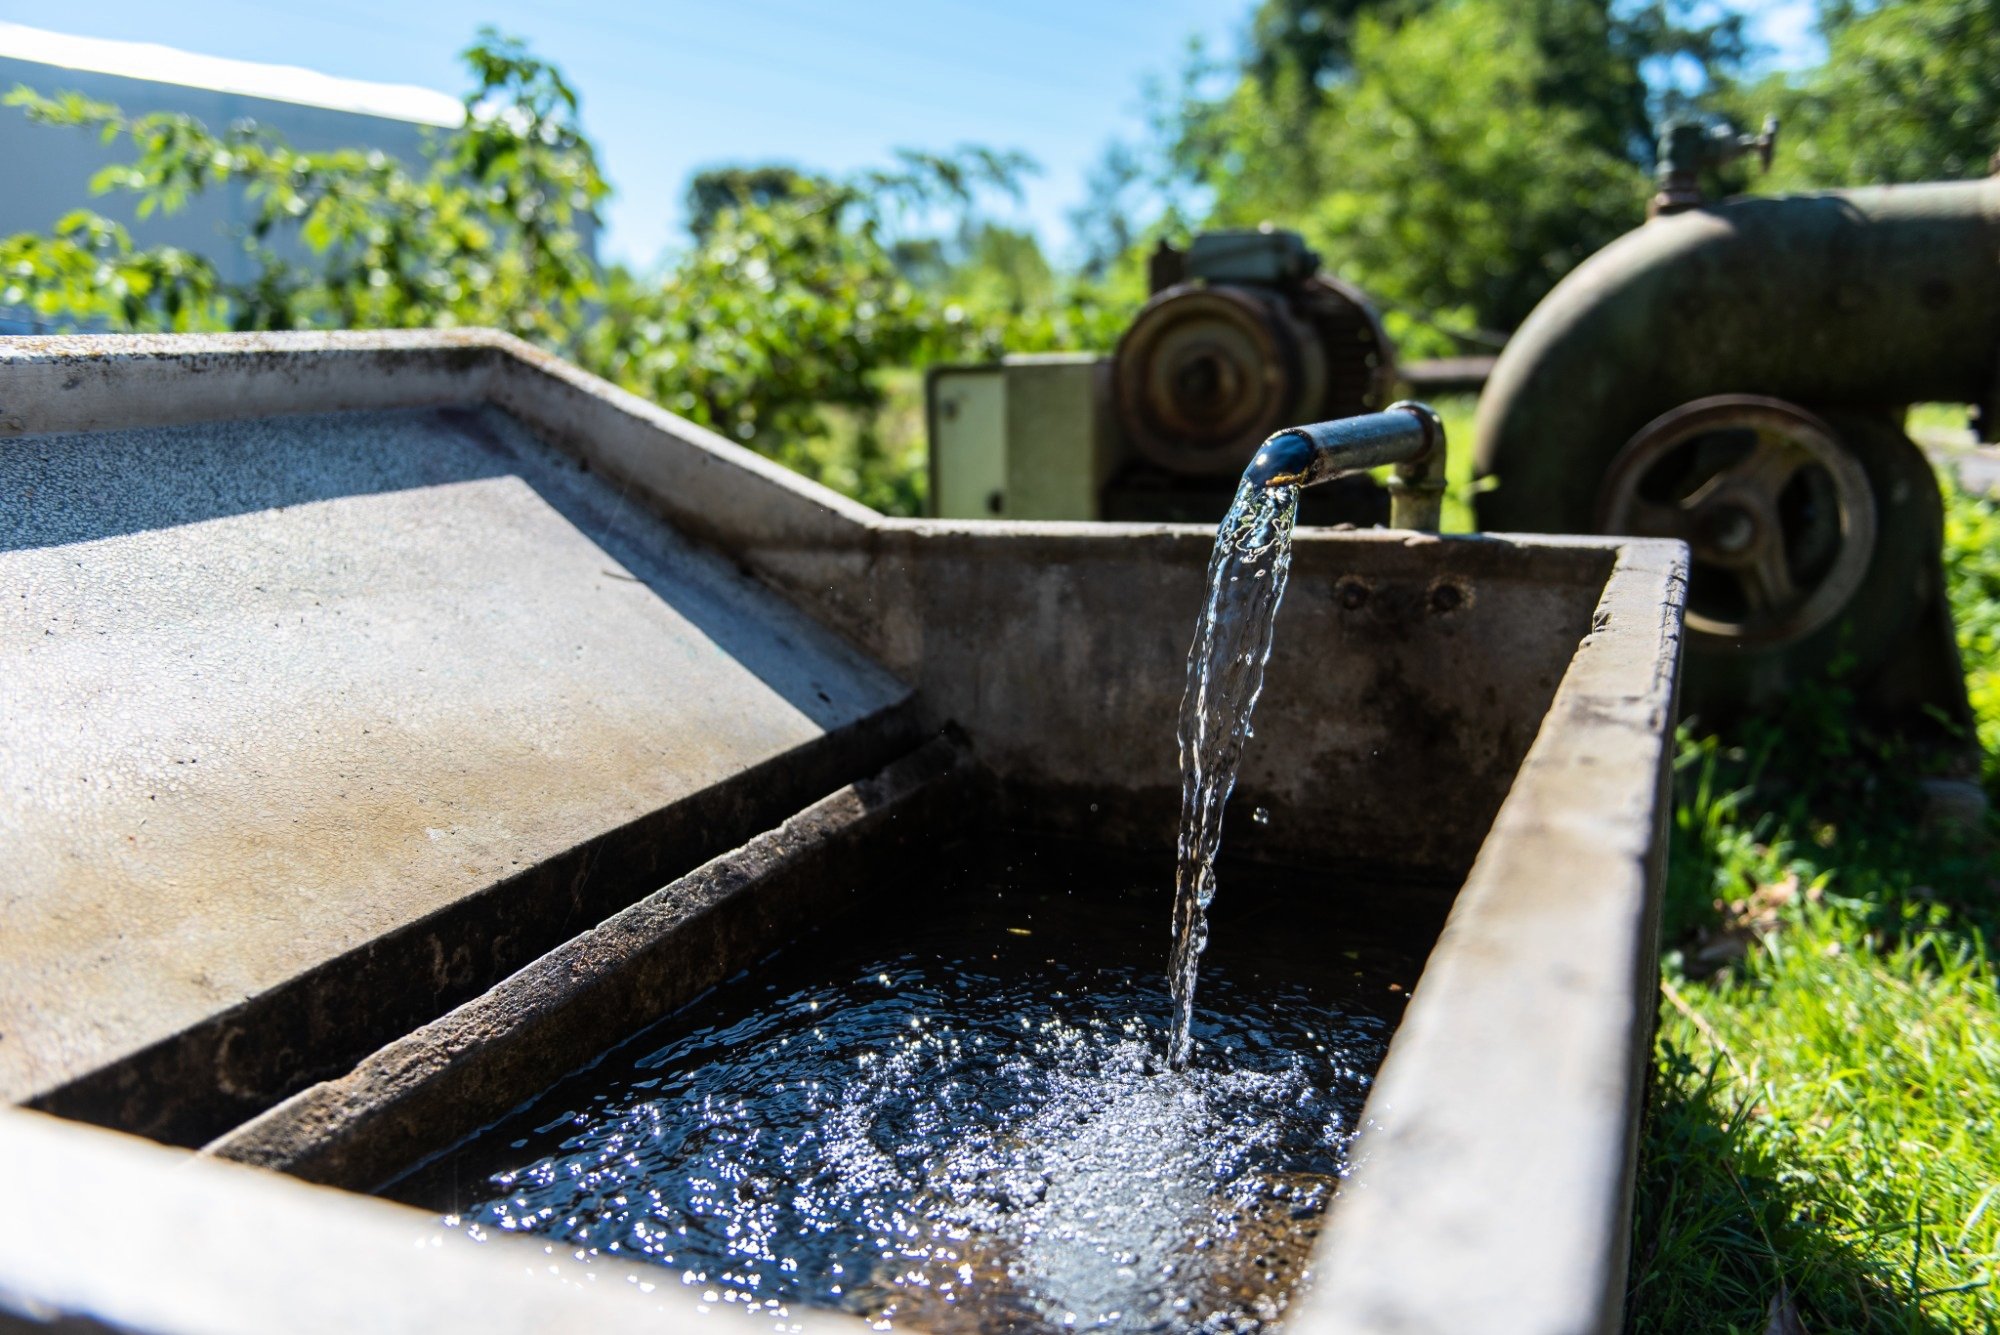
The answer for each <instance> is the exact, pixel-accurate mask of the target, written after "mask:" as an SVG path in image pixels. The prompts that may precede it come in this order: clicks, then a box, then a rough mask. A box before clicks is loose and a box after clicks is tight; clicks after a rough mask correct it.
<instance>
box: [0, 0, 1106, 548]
mask: <svg viewBox="0 0 2000 1335" xmlns="http://www.w3.org/2000/svg"><path fill="white" fill-rule="evenodd" d="M464 58H465V61H466V63H467V66H468V68H469V70H470V72H471V75H472V81H471V82H472V87H471V91H470V92H469V93H468V94H467V95H466V98H465V107H466V119H465V123H464V125H463V126H462V127H461V128H459V129H457V130H453V131H450V132H447V133H441V134H439V135H437V136H435V137H434V138H433V140H432V141H431V143H430V144H429V147H428V151H427V155H426V158H425V160H424V161H422V162H419V163H404V162H399V161H397V160H395V159H393V158H390V157H387V156H385V155H383V154H381V153H375V152H354V151H346V152H331V153H306V152H300V151H297V150H295V149H293V148H291V147H290V146H289V145H287V144H286V143H285V142H284V141H283V140H281V139H280V138H278V137H277V136H276V135H274V134H272V133H271V132H269V131H268V130H265V129H262V128H260V127H258V126H256V125H254V124H247V123H246V124H238V125H233V126H230V127H228V128H226V129H224V130H222V131H221V132H219V133H218V132H215V131H213V130H211V129H210V128H208V127H207V126H204V125H203V124H202V123H201V122H200V121H198V120H196V119H194V118H193V117H190V116H185V115H178V114H158V115H149V116H141V117H135V118H128V117H126V116H125V115H124V114H123V113H121V112H120V111H119V110H118V109H117V108H115V107H110V106H106V105H103V104H100V103H94V102H90V101H88V100H86V99H84V98H81V97H78V96H75V95H73V94H61V95H57V96H52V97H47V96H42V95H40V94H38V93H35V92H33V91H31V90H28V89H16V90H15V91H14V93H13V94H12V95H11V96H10V97H9V98H8V102H9V103H10V104H12V105H14V106H18V107H20V108H21V109H22V110H23V111H24V112H25V113H26V114H27V115H28V116H30V117H31V118H33V119H34V120H37V121H39V122H42V123H45V124H49V125H54V126H70V127H80V128H85V129H90V130H94V131H96V132H97V133H98V134H100V135H101V136H102V138H103V139H104V140H105V141H107V142H121V143H124V144H126V145H127V146H128V147H129V148H130V150H131V156H130V158H129V160H127V161H124V162H120V163H118V164H117V165H115V166H113V167H111V168H108V169H106V170H105V171H104V172H102V173H101V174H100V175H99V177H98V179H97V181H96V182H95V183H94V185H95V188H96V189H97V190H99V191H118V192H125V193H129V194H132V195H136V196H137V203H136V210H135V211H136V213H137V214H138V215H139V216H141V217H145V216H147V215H149V214H151V213H153V212H156V211H158V212H167V213H171V212H173V211H175V210H177V209H180V208H182V207H184V206H185V205H186V204H187V202H188V201H189V200H190V199H192V198H193V197H195V196H197V195H199V194H202V193H204V192H208V191H214V190H222V189H228V190H233V191H240V192H242V194H243V196H244V197H245V198H246V199H247V200H248V201H249V202H250V204H251V220H250V222H249V224H248V225H247V226H246V227H244V228H243V229H242V232H241V235H240V236H239V237H237V238H236V244H238V245H240V246H241V247H242V248H243V250H244V251H245V252H246V253H247V255H248V256H249V258H250V261H251V263H250V265H249V266H248V268H249V271H250V273H251V274H252V277H251V278H250V279H249V280H248V281H244V282H229V281H225V280H224V279H223V278H222V277H221V276H220V272H219V270H218V266H217V265H215V264H214V263H212V262H211V261H210V260H209V259H208V258H204V257H200V256H195V255H191V254H187V253H185V252H182V251H177V250H172V249H168V248H153V249H142V248H139V247H136V246H134V245H133V243H132V240H131V237H130V236H129V234H128V233H127V232H126V230H125V229H124V228H122V227H120V226H118V225H117V224H115V223H113V222H110V221H109V220H107V219H104V218H102V217H99V216H97V215H96V214H92V213H89V212H79V213H75V214H72V215H70V216H68V217H66V218H64V219H61V220H60V221H59V222H58V223H57V224H56V225H55V227H54V228H53V229H52V230H51V232H50V233H49V234H48V235H37V234H24V235H21V236H14V237H7V238H0V303H4V304H6V305H10V306H17V307H25V308H27V309H30V310H32V311H33V312H35V314H36V315H37V316H38V317H40V318H41V319H43V320H44V321H46V322H48V323H51V324H55V325H58V326H62V325H69V326H84V327H98V328H112V329H129V330H166V329H172V330H189V329H216V328H229V329H246V330H247V329H296V328H310V327H327V326H344V327H361V328H384V327H391V328H393V327H414V326H424V325H457V326H470V325H480V326H488V327H494V328H500V329H505V330H508V331H510V332H512V333H515V334H518V335H520V336H522V337H524V338H527V339H529V340H531V341H533V342H535V343H538V344H540V345H541V346H543V347H546V348H549V349H551V350H554V351H557V352H560V353H563V354H565V355H567V356H570V357H573V358H576V359H577V360H579V361H580V362H582V363H583V364H584V365H585V366H586V367H588V368H589V369H591V370H593V371H596V372H598V373H600V374H602V375H605V376H606V377H608V378H610V379H611V380H613V381H615V382H616V383H618V384H620V385H622V386H624V387H626V388H628V389H632V390H635V391H637V392H639V393H642V394H645V395H647V396H649V397H651V398H653V399H654V400H656V401H657V402H660V403H662V404H664V405H666V406H667V407H669V408H671V409H673V410H675V411H677V412H680V413H682V414H684V415H685V416H688V417H690V418H692V419H694V420H695V421H697V422H700V423H702V424H704V425H706V426H710V427H713V428H715V429H716V430H718V431H721V432H723V433H724V434H726V435H727V436H729V437H730V438H731V439H733V440H736V441H739V442H741V443H743V444H746V445H750V446H752V447H753V448H756V449H759V450H761V451H763V452H765V453H766V454H769V455H771V456H772V457H774V458H776V459H778V460H780V461H782V462H784V463H786V464H789V465H791V466H792V467H794V468H797V469H799V470H800V471H801V472H804V473H806V474H807V475H808V476H811V477H814V478H817V479H820V480H822V481H826V482H828V483H830V484H832V485H834V486H837V487H839V488H840V489H842V490H844V491H846V492H848V493H849V494H850V495H854V496H856V497H858V498H860V499H861V500H863V501H865V502H866V503H868V504H870V505H874V506H877V507H879V508H882V509H885V510H888V511H890V512H892V513H905V514H907V513H915V512H916V511H917V510H918V509H919V508H920V507H921V505H922V503H923V488H924V479H923V474H922V468H921V450H920V449H919V450H916V451H914V452H913V451H912V449H911V448H910V445H909V441H908V432H907V431H906V430H904V429H903V428H902V426H901V422H902V420H903V418H904V417H906V416H908V415H909V414H908V410H907V407H906V406H905V405H904V404H903V403H902V402H901V400H900V399H898V401H897V403H896V404H895V405H894V407H895V410H896V414H897V421H896V422H893V423H890V424H889V427H888V428H887V429H885V427H884V424H883V422H882V420H881V415H882V413H883V410H884V408H885V405H889V403H890V397H891V396H889V395H888V394H887V393H886V392H885V389H884V386H885V385H886V384H891V383H895V384H904V383H906V382H902V381H897V380H896V379H895V376H894V375H893V373H894V372H895V371H896V370H897V369H898V368H906V367H911V366H918V365H922V364H924V363H926V362H929V361H935V360H940V359H975V358H978V359H984V358H990V357H994V356H997V355H999V353H1000V352H1001V351H1002V350H1003V349H1004V348H1008V347H1020V348H1027V349H1036V348H1048V347H1087V346H1092V345H1093V344H1095V345H1102V344H1104V343H1108V341H1109V339H1110V338H1111V337H1112V336H1113V333H1114V331H1115V329H1116V328H1117V327H1118V326H1119V325H1121V324H1122V322H1123V319H1124V317H1125V316H1126V315H1127V314H1128V308H1126V307H1124V306H1120V305H1117V304H1115V303H1113V304H1107V303H1105V302H1104V301H1102V300H1100V299H1099V298H1098V297H1097V296H1096V295H1095V294H1093V293H1092V292H1090V291H1088V290H1083V289H1077V290H1061V285H1059V284H1058V283H1057V281H1056V279H1055V276H1054V275H1053V273H1052V272H1051V271H1050V269H1049V266H1048V264H1047V262H1046V260H1045V259H1044V258H1043V257H1042V255H1041V252H1040V250H1039V248H1038V247H1037V246H1036V245H1035V244H1034V241H1033V238H1032V237H1029V236H1027V235H1026V234H1023V233H1018V232H1009V231H1007V230H1006V229H1003V228H996V227H993V226H990V225H985V224H979V223H977V222H976V221H975V218H974V211H975V208H976V206H977V204H978V203H979V202H980V200H982V199H983V198H984V197H985V196H987V195H989V194H992V193H995V192H998V193H1002V194H1018V191H1019V181H1020V178H1021V176H1022V175H1023V174H1024V173H1025V172H1027V171H1029V170H1031V169H1032V164H1031V163H1029V162H1028V161H1027V160H1026V159H1025V158H1023V157H1021V156H1020V155H1018V154H1008V153H997V152H993V151H991V150H988V149H983V148H978V147H970V146H968V147H963V148H960V149H957V150H955V151H953V152H950V153H943V154H938V153H920V152H914V151H903V152H900V153H898V154H897V155H896V157H895V160H894V161H893V162H891V163H890V164H889V165H887V166H885V167H883V168H880V169H875V170H869V171H865V172H860V173H857V174H855V175H853V176H850V177H845V178H837V177H830V176H819V175H812V174H809V173H805V172H799V171H794V170H792V169H789V168H776V167H758V168H722V169H717V170H714V171H710V172H705V173H703V174H702V175H701V176H699V177H697V178H696V180H695V182H694V183H693V186H692V187H691V189H690V214H691V218H690V221H691V227H692V231H693V233H694V244H693V245H692V247H691V248H690V249H689V250H688V251H687V252H685V253H684V254H683V255H681V256H680V257H679V259H678V261H677V262H676V263H675V264H674V265H673V266H671V268H670V269H669V270H668V271H667V272H666V273H665V274H663V275H662V276H661V277H659V278H657V279H642V278H640V277H637V276H635V275H633V274H630V273H627V272H624V271H622V270H616V269H614V270H612V271H610V272H609V273H600V272H599V271H598V269H597V268H596V266H595V265H594V263H593V262H592V259H591V254H590V245H589V236H590V235H591V233H592V232H593V230H594V229H595V227H596V226H597V221H598V209H599V207H600V206H601V204H602V202H603V200H604V198H605V196H606V194H607V187H606V185H605V182H604V179H603V177H602V175H601V174H600V172H599V170H598V167H597V158H596V153H595V150H594V149H593V148H592V146H591V144H590V141H589V140H588V138H586V137H585V135H584V133H583V130H582V127H581V123H580V106H579V99H578V97H577V94H576V91H575V90H574V89H573V88H571V87H570V86H569V84H568V83H567V82H566V81H565V80H564V79H563V77H562V75H561V73H560V72H559V71H558V70H556V69H555V68H554V67H553V66H551V65H549V64H547V63H546V62H544V61H541V60H539V59H537V58H536V57H534V56H533V55H532V54H531V53H530V52H529V51H528V50H527V49H526V48H525V47H524V46H522V45H521V44H520V43H519V42H516V41H513V40H511V39H508V38H504V37H501V36H499V35H498V34H496V33H494V32H492V31H491V30H486V31H483V32H482V33H481V35H480V39H479V41H478V42H477V43H475V44H474V45H473V46H472V47H471V48H470V49H468V50H467V51H466V52H465V53H464ZM940 214H947V215H949V214H955V215H957V217H958V219H959V226H958V231H959V235H960V237H961V238H962V242H963V244H962V245H961V246H960V250H961V251H962V252H963V253H962V254H960V255H956V256H952V255H947V254H946V253H945V251H944V250H943V249H942V248H941V247H938V246H937V245H935V244H931V245H930V247H929V251H928V252H927V251H926V243H925V241H924V238H922V237H913V236H911V235H907V234H904V233H903V232H902V231H901V230H900V229H902V228H904V227H905V226H906V225H907V224H908V223H910V222H911V221H912V220H916V221H918V222H923V221H926V220H932V219H935V218H936V217H937V216H938V215H940ZM924 253H934V257H935V258H936V260H937V261H938V262H937V263H936V264H935V265H934V266H932V269H931V270H930V271H928V272H922V271H920V270H921V266H919V265H915V264H913V262H912V260H913V257H914V256H918V255H921V254H924ZM903 397H907V396H906V395H905V396H903Z"/></svg>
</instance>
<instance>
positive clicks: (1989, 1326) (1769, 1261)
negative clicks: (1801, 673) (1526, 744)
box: [1631, 485, 2000, 1332]
mask: <svg viewBox="0 0 2000 1335" xmlns="http://www.w3.org/2000/svg"><path fill="white" fill-rule="evenodd" d="M1947 505H1948V508H1949V512H1950V519H1949V526H1948V529H1949V531H1948V536H1947V543H1948V547H1949V550H1948V552H1947V555H1946V565H1947V571H1948V574H1949V577H1950V580H1951V584H1952V591H1953V601H1954V610H1955V613H1956V616H1957V619H1958V624H1959V640H1960V647H1961V650H1962V652H1963V654H1964V656H1965V660H1966V667H1967V669H1968V678H1969V681H1970V683H1971V686H1972V691H1973V695H1974V699H1975V704H1976V707H1977V709H1978V711H1979V715H1980V720H1981V728H1980V730H1981V737H1982V741H1983V742H1984V748H1985V751H1986V765H1987V770H1986V776H1985V777H1986V784H1987V788H1988V790H1989V793H1991V794H1993V795H1995V796H2000V782H1996V779H1997V778H2000V775H1996V770H1995V766H1994V756H1995V753H1996V750H2000V503H1996V502H1995V501H1991V500H1979V499H1975V498H1973V497H1970V496H1967V495H1965V494H1964V493H1963V492H1960V491H1958V490H1957V489H1956V488H1954V487H1951V486H1949V485H1947ZM1913 768H1914V766H1913V764H1912V763H1911V761H1910V758H1909V757H1907V756H1903V755H1900V754H1898V753H1897V752H1896V751H1895V749H1894V748H1893V747H1891V746H1888V745H1886V744H1879V743H1871V742H1869V741H1867V740H1865V739H1861V738H1857V737H1855V736H1854V735H1852V733H1851V731H1850V730H1849V728H1848V727H1847V725H1846V719H1845V712H1844V708H1843V702H1842V700H1841V698H1840V696H1839V694H1838V692H1837V691H1825V692H1806V693H1802V695H1801V697H1800V698H1799V699H1798V700H1797V701H1796V702H1795V704H1794V706H1793V707H1792V709H1791V710H1790V712H1789V713H1788V714H1787V716H1785V717H1783V718H1779V719H1772V720H1768V721H1766V722H1764V723H1763V724H1761V725H1760V726H1758V727H1756V728H1755V729H1753V730H1751V732H1750V734H1749V735H1747V736H1744V737H1741V738H1734V739H1731V740H1730V741H1729V742H1727V743H1725V742H1723V741H1719V740H1717V739H1713V738H1694V737H1687V736H1684V737H1683V739H1682V742H1681V748H1680V756H1679V762H1678V770H1679V772H1678V775H1677V780H1676V781H1677V786H1678V792H1677V801H1676V807H1675V813H1674V830H1673V845H1672V850H1671V864H1670V870H1669V877H1668V879H1669V885H1668V904H1667V920H1666V942H1667V953H1666V956H1665V959H1664V968H1663V975H1664V981H1663V985H1662V989H1661V990H1662V1000H1661V1008H1660V1032H1659V1039H1658V1051H1657V1061H1656V1063H1655V1069H1654V1089H1653V1094H1652V1099H1651V1110H1650V1116H1649V1124H1648V1127H1647V1130H1646V1134H1645V1139H1644V1142H1643V1145H1642V1149H1641V1164H1640V1186H1639V1202H1638V1219H1637V1223H1636V1230H1635V1236H1634V1254H1633V1271H1632V1296H1631V1311H1632V1325H1633V1328H1634V1329H1635V1330H1636V1331H1647V1332H1650V1331H1661V1332H1681V1331H1704V1332H1705V1331H1749V1332H1764V1331H1766V1330H1767V1329H1769V1330H1773V1331H1777V1330H1792V1329H1798V1328H1800V1327H1795V1326H1784V1325H1782V1324H1774V1323H1773V1322H1772V1304H1773V1302H1774V1300H1779V1298H1780V1295H1786V1296H1787V1297H1788V1299H1789V1301H1790V1303H1791V1304H1792V1306H1793V1307H1794V1309H1795V1312H1796V1315H1797V1316H1798V1318H1799V1319H1800V1322H1801V1323H1802V1328H1803V1329H1804V1330H1808V1331H1813V1332H1823V1331H1842V1332H1845V1331H1995V1330H2000V1126H1997V1125H1996V1121H2000V992H1996V985H1995V974H1994V964H1993V960H1992V957H1991V953H1990V951H1991V942H1992V941H1993V930H1994V927H1995V925H1996V923H2000V858H1996V853H1995V849H1996V848H2000V843H1996V837H2000V824H1996V822H1995V821H1994V820H1993V819H1992V818H1991V817H1989V818H1988V820H1987V823H1986V827H1985V828H1984V829H1983V830H1981V831H1974V832H1971V833H1970V834H1961V835H1954V834H1952V833H1951V832H1950V831H1948V830H1946V831H1939V830H1925V829H1922V828H1920V825H1919V822H1920V817H1921V812H1922V808H1921V803H1920V802H1919V800H1918V797H1917V794H1916V793H1915V791H1914V789H1913V785H1912V784H1911V783H1910V782H1909V780H1910V772H1911V770H1912V769H1913Z"/></svg>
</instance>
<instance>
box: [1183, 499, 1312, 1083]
mask: <svg viewBox="0 0 2000 1335" xmlns="http://www.w3.org/2000/svg"><path fill="white" fill-rule="evenodd" d="M1298 512H1299V489H1298V488H1297V487H1295V486H1276V487H1260V486H1258V485H1256V484H1255V483H1252V482H1249V481H1246V482H1244V483H1243V485H1242V486H1240V487H1238V488H1237V491H1236V499H1235V501H1234V502H1232V503H1231V504H1230V507H1229V513H1228V514H1226V515H1224V516H1223V519H1222V525H1221V527H1219V528H1218V529H1217V530H1216V533H1215V551H1214V552H1213V553H1212V554H1211V555H1210V556H1209V558H1208V591H1207V593H1206V594H1205V595H1204V596H1203V599H1202V604H1201V620H1200V621H1199V622H1198V623H1197V624H1196V626H1195V633H1194V643H1193V645H1191V646H1190V647H1189V649H1188V667H1187V692H1186V694H1184V695H1183V696H1182V697H1181V717H1180V731H1179V737H1180V751H1181V828H1180V839H1179V842H1178V844H1177V847H1176V853H1177V864H1176V867H1175V871H1174V923H1173V930H1174V947H1173V955H1172V958H1171V960H1170V961H1169V964H1168V980H1169V983H1170V984H1171V986H1172V989H1173V1007H1174V1009H1173V1032H1172V1034H1171V1036H1170V1037H1169V1039H1168V1041H1167V1061H1168V1064H1169V1065H1171V1066H1172V1067H1173V1068H1174V1069H1175V1070H1180V1069H1182V1068H1184V1067H1185V1066H1186V1065H1187V1063H1188V1058H1189V1056H1190V1055H1191V1054H1192V1052H1193V1050H1194V1036H1193V1032H1192V1031H1193V1025H1194V984H1195V974H1196V973H1197V971H1198V970H1199V969H1200V966H1201V952H1202V951H1203V949H1205V948H1206V947H1207V945H1208V906H1209V904H1210V903H1211V902H1212V901H1213V900H1214V899H1215V855H1216V852H1217V851H1218V850H1219V849H1220V848H1221V847H1222V810H1223V807H1224V805H1225V804H1226V803H1227V802H1228V801H1229V794H1230V792H1231V790H1233V789H1234V788H1235V787H1236V771H1237V768H1238V767H1239V766H1240V765H1241V764H1242V762H1243V744H1244V742H1246V741H1248V740H1249V738H1250V715H1251V713H1252V711H1254V710H1255V709H1256V708H1257V696H1258V693H1259V692H1261V691H1262V690H1263V689H1264V665H1265V663H1267V662H1268V661H1270V657H1271V633H1272V629H1273V627H1274V626H1275V625H1276V623H1277V617H1278V604H1279V603H1280V602H1282V601H1283V600H1284V597H1285V581H1286V579H1287V578H1288V577H1289V576H1290V574H1291V569H1292V524H1293V521H1294V520H1295V519H1296V518H1297V517H1298Z"/></svg>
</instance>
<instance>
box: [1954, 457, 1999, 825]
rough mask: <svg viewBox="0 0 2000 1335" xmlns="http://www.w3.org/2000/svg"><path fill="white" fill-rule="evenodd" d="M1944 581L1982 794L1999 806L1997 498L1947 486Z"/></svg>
mask: <svg viewBox="0 0 2000 1335" xmlns="http://www.w3.org/2000/svg"><path fill="white" fill-rule="evenodd" d="M1945 497H1946V506H1945V521H1944V522H1945V534H1944V568H1945V580H1946V583H1947V584H1948V586H1949V587H1950V589H1951V616H1952V621H1953V623H1954V624H1955V625H1956V626H1957V627H1958V652H1959V657H1960V659H1961V660H1962V661H1963V663H1964V665H1965V689H1966V693H1967V695H1969V696H1970V697H1971V699H1972V712H1973V714H1974V716H1975V717H1977V718H1978V720H1979V744H1980V750H1981V751H1982V753H1983V754H1984V756H1985V766H1986V770H1985V780H1986V791H1987V794H1988V796H1989V797H1990V798H1991V800H1992V801H1993V802H1994V803H1995V804H1996V805H2000V499H1996V498H1994V497H1990V496H1989V497H1983V498H1981V497H1974V496H1971V495H1969V494H1967V493H1966V492H1965V491H1964V490H1963V489H1961V488H1959V487H1958V486H1957V485H1956V483H1955V482H1953V481H1949V480H1948V481H1947V482H1946V484H1945Z"/></svg>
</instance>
